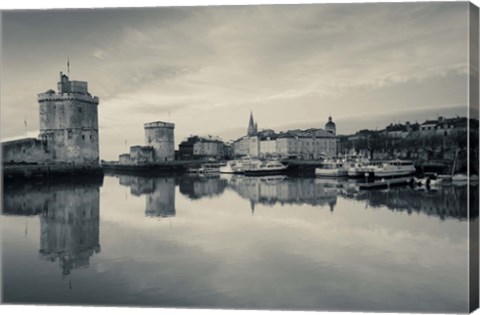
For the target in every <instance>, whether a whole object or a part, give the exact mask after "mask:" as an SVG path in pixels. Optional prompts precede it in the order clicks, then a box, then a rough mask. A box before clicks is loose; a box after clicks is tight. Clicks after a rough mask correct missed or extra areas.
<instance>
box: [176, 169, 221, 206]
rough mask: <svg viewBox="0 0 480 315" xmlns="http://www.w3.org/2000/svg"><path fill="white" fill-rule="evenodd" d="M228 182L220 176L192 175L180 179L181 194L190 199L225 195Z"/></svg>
mask: <svg viewBox="0 0 480 315" xmlns="http://www.w3.org/2000/svg"><path fill="white" fill-rule="evenodd" d="M226 187H227V181H226V180H225V179H223V178H220V176H219V175H190V174H187V175H185V176H183V177H182V178H181V179H180V193H181V194H182V195H184V196H186V197H188V198H190V199H193V200H194V199H201V198H204V197H213V196H218V195H221V194H223V192H224V191H225V188H226Z"/></svg>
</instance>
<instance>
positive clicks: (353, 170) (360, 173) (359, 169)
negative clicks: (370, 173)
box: [348, 158, 370, 177]
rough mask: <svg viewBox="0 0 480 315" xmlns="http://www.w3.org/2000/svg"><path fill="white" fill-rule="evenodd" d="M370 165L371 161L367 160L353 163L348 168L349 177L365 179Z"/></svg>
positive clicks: (361, 159) (363, 159) (362, 159)
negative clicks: (366, 169) (366, 170)
mask: <svg viewBox="0 0 480 315" xmlns="http://www.w3.org/2000/svg"><path fill="white" fill-rule="evenodd" d="M369 165H370V161H369V160H368V159H366V158H360V159H355V160H353V161H351V162H350V165H349V167H348V177H364V176H365V167H368V166H369Z"/></svg>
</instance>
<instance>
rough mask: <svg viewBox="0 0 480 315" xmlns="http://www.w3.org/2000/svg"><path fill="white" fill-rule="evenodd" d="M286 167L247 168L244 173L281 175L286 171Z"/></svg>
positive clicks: (248, 174) (249, 174)
mask: <svg viewBox="0 0 480 315" xmlns="http://www.w3.org/2000/svg"><path fill="white" fill-rule="evenodd" d="M285 170H286V169H285V168H281V169H280V168H279V169H268V170H263V169H259V170H245V171H244V174H245V175H246V176H263V175H281V174H284V173H285Z"/></svg>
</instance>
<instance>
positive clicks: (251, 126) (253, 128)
mask: <svg viewBox="0 0 480 315" xmlns="http://www.w3.org/2000/svg"><path fill="white" fill-rule="evenodd" d="M257 128H258V126H257V124H256V123H255V121H254V120H253V113H252V112H250V120H249V122H248V130H247V135H248V136H255V135H256V134H257Z"/></svg>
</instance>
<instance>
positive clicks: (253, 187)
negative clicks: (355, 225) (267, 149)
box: [228, 175, 339, 212]
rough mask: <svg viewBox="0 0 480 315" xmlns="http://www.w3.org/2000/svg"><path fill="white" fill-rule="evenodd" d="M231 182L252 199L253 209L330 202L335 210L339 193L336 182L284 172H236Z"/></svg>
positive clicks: (318, 204)
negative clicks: (255, 173) (265, 174)
mask: <svg viewBox="0 0 480 315" xmlns="http://www.w3.org/2000/svg"><path fill="white" fill-rule="evenodd" d="M228 185H229V187H231V188H232V189H233V190H235V191H236V192H237V193H238V194H239V195H240V196H241V197H243V198H245V199H249V200H250V207H251V210H252V212H253V211H254V210H255V205H256V204H263V205H271V206H274V205H276V204H280V205H284V204H294V205H303V204H307V205H311V206H328V207H329V209H330V211H332V212H333V210H334V209H335V206H336V204H337V195H338V194H339V190H338V188H337V186H336V185H335V184H331V183H329V182H324V181H319V180H317V179H314V178H289V177H286V176H283V175H278V176H264V177H249V176H241V175H235V176H231V177H230V180H229V181H228Z"/></svg>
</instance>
